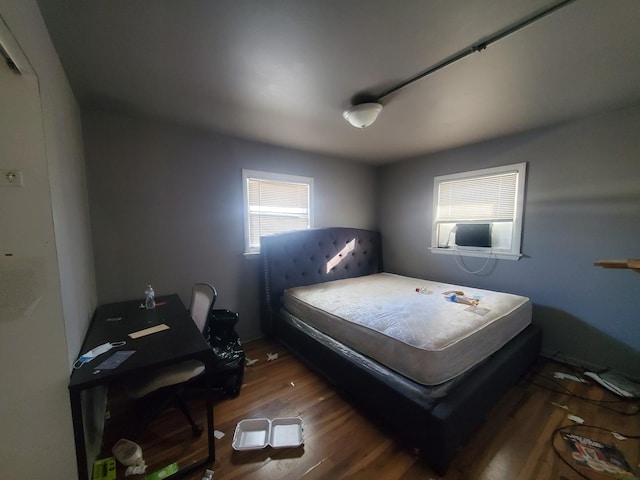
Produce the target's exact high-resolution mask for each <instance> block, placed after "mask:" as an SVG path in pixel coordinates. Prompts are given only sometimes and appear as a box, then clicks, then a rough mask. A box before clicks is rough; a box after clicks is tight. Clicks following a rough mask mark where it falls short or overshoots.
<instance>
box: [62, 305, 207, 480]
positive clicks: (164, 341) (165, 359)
mask: <svg viewBox="0 0 640 480" xmlns="http://www.w3.org/2000/svg"><path fill="white" fill-rule="evenodd" d="M143 302H144V301H143V300H132V301H128V302H120V303H112V304H107V305H102V306H100V307H98V308H97V309H96V312H95V314H94V315H93V319H92V320H91V325H90V326H89V330H88V332H87V335H86V337H85V340H84V343H83V345H82V349H81V353H84V352H86V351H88V350H90V349H92V348H95V347H96V346H98V345H101V344H103V343H106V342H112V343H113V342H117V341H121V340H126V342H127V343H126V345H124V346H122V347H117V348H113V349H111V350H110V351H109V352H107V353H105V354H103V355H100V356H98V357H96V358H94V359H93V360H92V361H91V362H89V363H87V364H85V365H83V366H82V367H80V368H79V369H76V370H74V371H73V373H72V375H71V379H70V382H69V395H70V397H71V414H72V418H73V429H74V436H75V443H76V457H77V464H78V478H79V479H80V480H84V479H88V478H89V477H88V465H87V450H86V444H85V433H84V426H85V425H84V420H83V414H82V405H81V393H82V391H83V390H86V389H89V388H92V387H95V386H98V385H108V384H109V383H111V382H114V381H121V380H123V379H125V378H126V377H127V376H128V375H132V374H139V373H141V372H144V371H152V370H153V369H155V368H158V367H162V366H166V365H171V364H174V363H178V362H181V361H183V360H188V359H194V358H195V359H197V360H200V361H202V362H203V363H204V364H205V367H206V370H205V374H206V377H207V383H208V382H209V379H210V377H211V375H212V371H213V364H214V356H213V353H212V351H211V348H210V347H209V345H208V344H207V342H206V341H205V339H204V337H203V336H202V334H201V333H200V331H199V330H198V328H197V327H196V325H195V323H194V322H193V320H192V319H191V317H190V316H189V312H188V311H187V309H186V308H185V306H184V304H183V303H182V301H181V300H180V298H179V297H178V295H168V296H162V297H157V298H156V303H158V304H160V305H159V306H157V307H156V308H155V310H145V309H141V308H140V307H139V306H140V304H141V303H143ZM163 302H166V303H165V304H162V303H163ZM162 323H164V324H166V325H167V326H168V327H169V329H168V330H164V331H161V332H158V333H154V334H151V335H147V336H144V337H140V338H137V339H131V338H129V336H128V334H129V333H132V332H136V331H139V330H142V329H145V328H149V327H153V326H155V325H159V324H162ZM119 350H135V352H136V353H134V354H133V355H132V356H130V357H129V358H128V359H127V360H125V361H124V363H122V364H121V365H119V366H118V367H117V368H115V369H113V370H101V371H99V372H98V373H94V372H95V367H97V366H98V365H100V363H102V361H103V360H105V359H107V358H109V356H111V355H112V354H113V353H114V352H117V351H119ZM213 431H214V430H213V401H212V396H211V394H210V393H209V394H208V395H207V437H208V444H209V452H208V456H207V457H206V458H204V459H203V460H201V461H200V462H198V463H196V464H193V465H189V466H188V467H186V468H185V469H183V470H181V471H180V472H178V473H176V474H174V475H176V476H178V475H179V474H186V473H189V472H193V471H194V470H195V469H197V468H201V467H203V466H204V465H206V464H210V463H213V462H214V460H215V444H214V436H213Z"/></svg>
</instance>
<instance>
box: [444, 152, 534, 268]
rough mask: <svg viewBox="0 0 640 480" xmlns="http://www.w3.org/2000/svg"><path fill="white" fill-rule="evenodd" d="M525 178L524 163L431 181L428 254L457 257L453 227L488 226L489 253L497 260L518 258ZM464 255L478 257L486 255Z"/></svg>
mask: <svg viewBox="0 0 640 480" xmlns="http://www.w3.org/2000/svg"><path fill="white" fill-rule="evenodd" d="M525 174H526V163H518V164H513V165H505V166H502V167H494V168H487V169H483V170H475V171H470V172H462V173H455V174H451V175H442V176H438V177H435V178H434V185H433V187H434V190H433V203H434V208H433V228H432V241H431V247H432V248H431V250H432V251H434V252H436V253H453V252H456V253H460V252H459V251H458V250H457V249H456V248H455V246H456V245H455V232H456V225H457V224H460V223H488V224H490V227H491V228H490V231H491V252H490V253H491V254H496V256H497V257H498V258H518V257H519V256H520V243H521V242H520V241H521V232H522V213H523V204H524V184H525ZM464 254H465V255H475V256H481V255H486V254H487V252H486V251H484V252H481V253H478V252H475V253H469V252H466V253H464ZM501 255H502V257H501Z"/></svg>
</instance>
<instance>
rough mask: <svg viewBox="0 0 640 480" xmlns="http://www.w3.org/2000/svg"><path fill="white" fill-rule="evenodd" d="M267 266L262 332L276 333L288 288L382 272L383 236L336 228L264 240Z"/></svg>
mask: <svg viewBox="0 0 640 480" xmlns="http://www.w3.org/2000/svg"><path fill="white" fill-rule="evenodd" d="M260 252H261V255H262V259H263V262H264V278H263V284H262V292H261V294H262V318H261V322H262V329H263V331H264V332H265V333H266V334H267V335H269V336H271V335H273V333H274V324H273V322H274V316H275V315H276V314H277V313H278V311H279V310H280V307H281V301H282V300H281V298H282V292H284V290H286V289H287V288H291V287H298V286H302V285H311V284H313V283H322V282H328V281H330V280H339V279H342V278H351V277H360V276H362V275H370V274H372V273H378V272H381V271H382V250H381V240H380V232H374V231H371V230H361V229H358V228H346V227H332V228H316V229H310V230H298V231H294V232H287V233H280V234H276V235H269V236H266V237H261V238H260Z"/></svg>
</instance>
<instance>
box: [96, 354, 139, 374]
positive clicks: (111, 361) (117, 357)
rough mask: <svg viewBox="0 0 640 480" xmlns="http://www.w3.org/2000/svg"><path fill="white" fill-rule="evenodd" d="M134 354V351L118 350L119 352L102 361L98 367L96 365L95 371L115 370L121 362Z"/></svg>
mask: <svg viewBox="0 0 640 480" xmlns="http://www.w3.org/2000/svg"><path fill="white" fill-rule="evenodd" d="M134 353H136V351H135V350H120V351H119V352H116V353H114V354H113V355H111V356H110V357H109V358H107V359H106V360H105V361H103V362H102V363H101V364H100V365H98V366H97V367H96V368H95V369H96V370H113V369H114V368H117V367H118V366H119V365H120V364H121V363H122V362H124V361H125V360H126V359H127V358H129V357H130V356H131V355H133V354H134Z"/></svg>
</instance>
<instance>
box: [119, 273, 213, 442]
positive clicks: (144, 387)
mask: <svg viewBox="0 0 640 480" xmlns="http://www.w3.org/2000/svg"><path fill="white" fill-rule="evenodd" d="M216 298H217V292H216V289H215V288H213V287H212V286H211V285H209V284H206V283H196V284H195V285H194V286H193V290H192V292H191V305H190V307H189V313H190V314H191V318H192V319H193V321H194V322H195V324H196V325H197V326H198V329H199V330H200V332H201V333H202V334H203V335H204V334H205V329H206V327H207V320H208V318H209V315H210V313H211V310H212V308H213V305H214V303H215V301H216ZM204 370H205V367H204V364H203V363H202V362H199V361H197V360H187V361H184V362H181V363H179V364H177V365H172V366H169V367H166V368H162V369H159V370H156V371H155V372H153V373H152V374H149V375H145V376H140V377H136V378H135V379H132V380H130V381H128V382H127V383H126V384H125V388H126V390H127V392H128V393H129V395H131V396H132V397H133V398H135V399H137V400H138V402H139V404H140V406H141V407H142V408H143V410H142V412H143V424H144V427H146V426H147V425H148V424H149V423H150V422H151V421H152V420H153V419H154V418H156V417H157V416H158V415H159V414H160V413H162V412H163V411H164V410H165V409H166V408H167V407H169V406H170V405H173V406H174V407H176V408H178V409H179V410H180V411H181V412H182V413H183V414H184V416H185V417H186V418H187V420H188V421H189V424H190V425H191V431H192V432H193V435H194V436H199V435H201V434H202V427H201V426H200V425H198V424H197V423H196V422H195V421H194V419H193V417H192V416H191V412H190V411H189V408H188V406H187V403H186V402H185V400H184V397H183V392H184V389H185V387H186V386H187V385H188V384H189V383H191V382H193V381H195V379H196V378H198V377H200V376H201V375H202V373H203V372H204Z"/></svg>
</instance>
